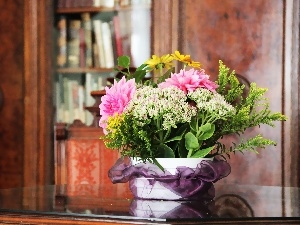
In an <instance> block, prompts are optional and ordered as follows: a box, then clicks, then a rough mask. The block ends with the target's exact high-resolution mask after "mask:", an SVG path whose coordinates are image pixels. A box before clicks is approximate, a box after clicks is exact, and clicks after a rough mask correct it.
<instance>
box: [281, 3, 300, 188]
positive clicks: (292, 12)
mask: <svg viewBox="0 0 300 225" xmlns="http://www.w3.org/2000/svg"><path fill="white" fill-rule="evenodd" d="M284 4H285V6H284V7H285V18H284V24H283V26H284V38H285V39H284V40H283V46H284V50H283V54H284V57H283V65H284V68H283V71H282V73H283V83H284V87H283V88H284V90H283V92H282V94H283V106H282V111H283V113H284V114H285V115H287V117H288V120H287V121H286V122H284V123H283V130H282V141H283V148H282V155H283V158H284V159H283V169H282V176H283V177H284V180H283V185H284V186H297V187H299V186H300V173H299V171H300V141H299V138H300V131H299V127H300V121H299V108H300V98H299V96H300V80H299V75H300V43H299V42H300V1H298V0H293V1H288V0H286V1H284Z"/></svg>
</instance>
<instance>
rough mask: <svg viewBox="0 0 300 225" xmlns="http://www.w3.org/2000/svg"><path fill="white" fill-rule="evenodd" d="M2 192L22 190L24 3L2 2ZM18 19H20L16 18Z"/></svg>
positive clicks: (0, 147)
mask: <svg viewBox="0 0 300 225" xmlns="http://www.w3.org/2000/svg"><path fill="white" fill-rule="evenodd" d="M0 9H1V13H0V42H1V47H0V69H1V72H0V88H1V89H2V92H3V95H4V103H3V105H2V109H0V188H4V187H14V186H22V180H23V178H22V177H23V176H22V175H23V142H24V141H23V140H24V135H23V132H24V123H23V120H24V76H23V69H24V60H23V55H24V48H23V45H24V44H23V43H24V36H23V35H22V34H23V30H24V24H23V19H22V18H23V16H24V14H23V9H24V1H22V0H14V1H0ZM16 15H17V16H16Z"/></svg>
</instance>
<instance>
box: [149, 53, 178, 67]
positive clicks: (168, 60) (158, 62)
mask: <svg viewBox="0 0 300 225" xmlns="http://www.w3.org/2000/svg"><path fill="white" fill-rule="evenodd" d="M172 61H173V56H172V55H170V54H167V55H163V56H162V57H158V56H157V55H152V58H151V59H149V60H148V61H146V62H145V64H147V65H148V66H149V67H150V68H151V69H160V68H166V69H169V68H171V67H172Z"/></svg>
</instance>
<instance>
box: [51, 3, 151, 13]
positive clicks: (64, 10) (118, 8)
mask: <svg viewBox="0 0 300 225" xmlns="http://www.w3.org/2000/svg"><path fill="white" fill-rule="evenodd" d="M133 9H134V10H142V9H148V10H150V9H151V5H135V6H116V7H114V8H105V7H94V6H90V7H69V8H66V7H64V8H58V9H56V13H57V14H72V13H82V12H87V13H101V12H117V11H126V10H133Z"/></svg>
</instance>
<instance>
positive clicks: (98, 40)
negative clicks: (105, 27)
mask: <svg viewBox="0 0 300 225" xmlns="http://www.w3.org/2000/svg"><path fill="white" fill-rule="evenodd" d="M102 23H103V22H102V21H101V20H93V25H94V32H95V42H96V44H97V47H98V56H99V65H100V67H103V68H105V67H106V62H105V52H104V47H103V36H102V29H101V27H102Z"/></svg>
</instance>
